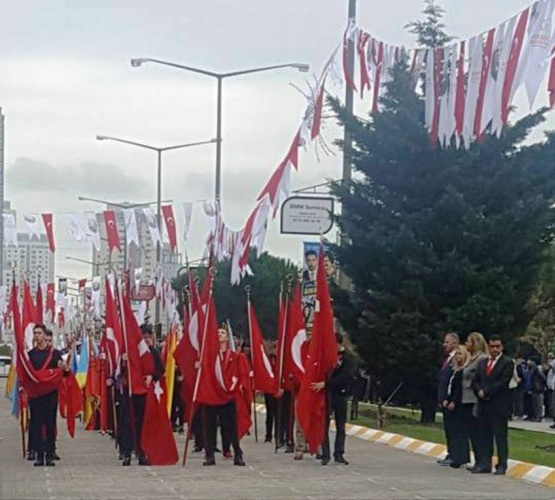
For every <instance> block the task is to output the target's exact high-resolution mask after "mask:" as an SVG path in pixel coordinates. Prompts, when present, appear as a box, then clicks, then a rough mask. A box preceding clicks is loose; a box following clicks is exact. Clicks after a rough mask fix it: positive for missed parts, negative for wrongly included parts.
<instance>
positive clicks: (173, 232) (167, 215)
mask: <svg viewBox="0 0 555 500" xmlns="http://www.w3.org/2000/svg"><path fill="white" fill-rule="evenodd" d="M162 215H163V216H164V223H165V224H166V231H167V232H168V238H169V240H170V248H171V251H172V252H175V251H176V250H177V229H176V227H175V217H174V215H173V207H172V206H171V205H163V206H162Z"/></svg>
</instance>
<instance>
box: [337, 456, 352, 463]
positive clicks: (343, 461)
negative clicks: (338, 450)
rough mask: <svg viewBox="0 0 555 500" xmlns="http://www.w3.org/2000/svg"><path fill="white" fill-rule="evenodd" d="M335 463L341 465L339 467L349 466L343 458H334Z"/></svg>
mask: <svg viewBox="0 0 555 500" xmlns="http://www.w3.org/2000/svg"><path fill="white" fill-rule="evenodd" d="M335 463H336V464H341V465H349V462H347V460H345V458H343V457H342V456H341V457H335Z"/></svg>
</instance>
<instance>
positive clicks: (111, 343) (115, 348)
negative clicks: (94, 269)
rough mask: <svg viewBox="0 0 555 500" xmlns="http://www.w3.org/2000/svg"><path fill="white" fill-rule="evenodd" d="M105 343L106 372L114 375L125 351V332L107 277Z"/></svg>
mask: <svg viewBox="0 0 555 500" xmlns="http://www.w3.org/2000/svg"><path fill="white" fill-rule="evenodd" d="M104 345H105V348H106V356H107V361H108V367H106V372H107V373H108V374H109V375H113V374H114V373H115V372H116V367H117V365H118V363H119V359H120V356H121V353H122V352H123V333H122V330H121V323H120V320H119V317H118V310H117V305H116V303H115V301H114V297H113V294H112V288H111V286H110V282H109V280H108V279H106V331H105V333H104Z"/></svg>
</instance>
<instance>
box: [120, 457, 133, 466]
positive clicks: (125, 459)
mask: <svg viewBox="0 0 555 500" xmlns="http://www.w3.org/2000/svg"><path fill="white" fill-rule="evenodd" d="M121 465H123V466H124V467H129V466H130V465H131V458H130V457H125V458H124V459H123V462H122V463H121Z"/></svg>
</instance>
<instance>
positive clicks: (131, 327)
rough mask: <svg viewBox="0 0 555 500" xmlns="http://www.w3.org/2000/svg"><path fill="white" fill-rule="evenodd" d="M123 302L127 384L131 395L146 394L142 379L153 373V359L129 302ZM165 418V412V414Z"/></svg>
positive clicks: (123, 300) (125, 299)
mask: <svg viewBox="0 0 555 500" xmlns="http://www.w3.org/2000/svg"><path fill="white" fill-rule="evenodd" d="M121 302H123V304H122V305H123V321H124V324H125V327H124V328H123V338H124V345H125V351H126V352H127V375H128V379H127V382H128V383H129V384H130V393H131V394H146V393H147V392H148V388H147V387H146V385H145V382H144V378H143V377H146V376H147V375H152V374H153V373H154V359H153V357H152V353H151V352H150V349H149V347H148V345H147V343H146V342H145V340H144V339H143V336H142V335H141V329H140V328H139V324H138V323H137V319H136V318H135V315H134V314H133V311H132V310H131V301H130V300H129V297H128V296H124V297H123V299H122V301H121ZM164 411H166V410H165V408H164ZM166 418H167V412H166Z"/></svg>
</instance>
